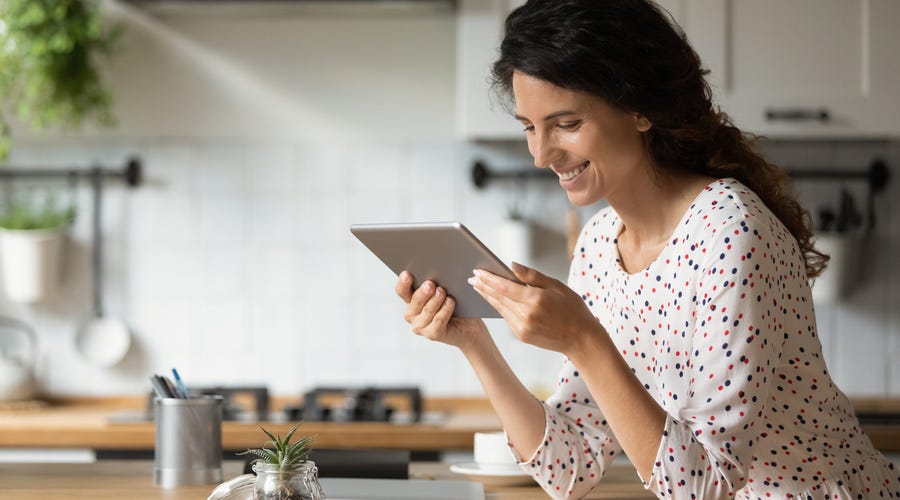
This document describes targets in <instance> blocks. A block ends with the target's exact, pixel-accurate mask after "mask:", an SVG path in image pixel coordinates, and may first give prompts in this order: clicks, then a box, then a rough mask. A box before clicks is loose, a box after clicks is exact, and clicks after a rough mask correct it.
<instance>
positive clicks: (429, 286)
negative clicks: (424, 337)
mask: <svg viewBox="0 0 900 500" xmlns="http://www.w3.org/2000/svg"><path fill="white" fill-rule="evenodd" d="M434 288H435V286H434V283H432V282H431V281H426V282H425V283H422V286H420V287H419V288H418V289H416V291H415V292H413V294H412V298H410V301H409V303H408V305H407V306H406V317H405V319H406V321H407V322H410V321H412V320H413V319H414V318H415V317H416V316H418V315H419V314H420V313H421V312H422V308H423V307H425V303H426V302H428V299H430V298H431V296H432V294H434Z"/></svg>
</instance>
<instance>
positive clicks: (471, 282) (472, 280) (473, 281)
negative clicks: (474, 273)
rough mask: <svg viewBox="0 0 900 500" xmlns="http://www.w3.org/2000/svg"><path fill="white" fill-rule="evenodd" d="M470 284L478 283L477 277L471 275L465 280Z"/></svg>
mask: <svg viewBox="0 0 900 500" xmlns="http://www.w3.org/2000/svg"><path fill="white" fill-rule="evenodd" d="M466 281H467V282H468V283H469V284H470V285H472V286H475V283H478V278H475V277H472V278H469V279H467V280H466Z"/></svg>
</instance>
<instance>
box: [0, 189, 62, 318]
mask: <svg viewBox="0 0 900 500" xmlns="http://www.w3.org/2000/svg"><path fill="white" fill-rule="evenodd" d="M32 193H33V192H29V194H28V195H20V196H12V197H10V200H9V201H8V202H6V203H5V204H3V205H0V273H2V276H3V285H4V286H3V288H4V291H5V292H6V296H7V298H8V299H10V300H12V301H14V302H26V303H31V302H37V301H40V300H42V299H45V298H47V297H49V296H50V295H51V294H52V292H53V291H54V290H55V289H57V288H58V286H59V283H60V281H61V277H62V260H63V251H64V247H65V241H66V235H67V234H68V228H69V226H70V225H71V224H72V222H73V221H74V220H75V209H74V207H72V206H63V205H62V204H60V203H57V201H56V198H55V197H54V196H52V195H49V194H48V195H46V196H44V197H40V196H37V195H35V194H32Z"/></svg>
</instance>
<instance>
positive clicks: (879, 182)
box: [472, 158, 891, 229]
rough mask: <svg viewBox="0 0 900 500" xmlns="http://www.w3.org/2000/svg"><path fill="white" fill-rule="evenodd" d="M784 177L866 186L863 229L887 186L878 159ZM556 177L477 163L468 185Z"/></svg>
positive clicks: (797, 171) (886, 171)
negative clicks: (860, 166) (865, 165)
mask: <svg viewBox="0 0 900 500" xmlns="http://www.w3.org/2000/svg"><path fill="white" fill-rule="evenodd" d="M787 173H788V175H789V176H790V177H791V178H792V179H796V180H815V181H864V182H866V184H867V185H868V199H867V200H866V201H867V203H866V204H867V212H868V213H867V227H868V229H872V228H873V227H875V203H874V195H875V194H876V193H879V192H881V191H882V190H884V188H885V187H886V186H887V184H888V181H889V180H890V178H891V173H890V169H889V168H888V165H887V162H885V161H884V160H883V159H881V158H876V159H874V160H872V162H871V163H870V164H869V168H867V169H865V170H861V169H856V170H853V169H835V170H829V169H824V168H821V167H795V168H789V169H787ZM556 179H557V176H556V174H554V173H553V172H552V171H551V170H550V169H549V168H527V169H510V170H502V171H494V170H491V169H490V168H489V167H488V166H487V164H485V163H484V162H483V161H481V160H477V161H475V163H474V164H473V165H472V183H473V184H475V187H477V188H479V189H482V188H484V187H485V186H487V184H488V182H490V181H495V180H515V181H517V182H519V181H524V180H556Z"/></svg>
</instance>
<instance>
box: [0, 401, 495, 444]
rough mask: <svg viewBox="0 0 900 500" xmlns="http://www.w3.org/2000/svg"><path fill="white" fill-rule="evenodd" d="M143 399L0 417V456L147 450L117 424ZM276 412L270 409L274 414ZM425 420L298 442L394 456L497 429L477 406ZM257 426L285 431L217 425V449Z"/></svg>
mask: <svg viewBox="0 0 900 500" xmlns="http://www.w3.org/2000/svg"><path fill="white" fill-rule="evenodd" d="M144 405H145V399H144V398H143V397H134V398H131V397H126V398H90V399H89V398H80V399H68V400H54V401H52V402H51V403H50V404H46V405H23V406H21V407H20V408H18V409H6V410H0V448H91V449H95V450H141V449H153V447H154V441H155V426H154V423H153V422H152V421H119V420H116V418H115V417H116V416H117V415H120V414H122V412H123V411H125V412H131V413H132V414H135V413H139V412H140V411H142V410H143V409H144ZM279 408H280V406H278V405H275V408H274V409H279ZM424 410H425V411H426V412H441V413H442V417H441V418H440V419H439V422H437V423H410V424H391V423H381V422H353V423H330V422H306V423H304V424H303V427H302V428H301V432H302V433H303V434H304V435H316V436H317V437H316V441H315V443H316V447H317V448H322V449H326V448H332V449H347V448H381V449H402V450H471V449H472V435H473V434H474V433H475V432H478V431H490V430H498V429H500V422H499V420H498V419H497V417H496V416H495V415H494V414H493V413H492V412H491V411H490V406H488V405H487V403H486V402H484V401H483V400H481V399H458V398H453V399H440V400H431V401H429V402H427V403H426V405H425V408H424ZM260 425H264V426H265V427H266V429H268V430H270V431H272V432H275V433H281V434H284V433H286V432H287V431H288V430H289V429H290V427H291V423H289V422H286V423H271V422H263V423H262V424H260V423H255V422H254V423H244V422H230V421H226V422H223V423H222V448H223V449H224V450H242V449H246V448H250V447H256V446H260V445H261V444H262V442H264V441H265V436H264V435H263V433H262V432H261V431H260V429H259V427H260Z"/></svg>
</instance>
